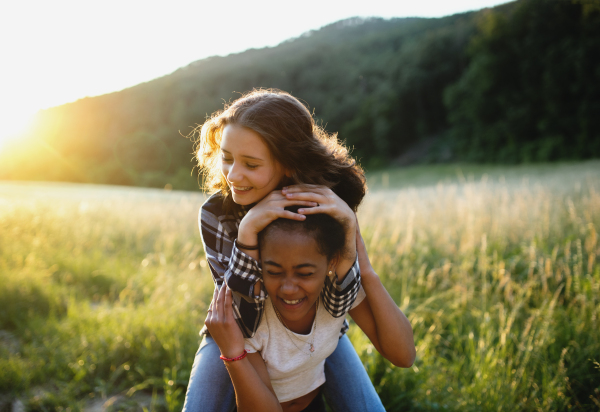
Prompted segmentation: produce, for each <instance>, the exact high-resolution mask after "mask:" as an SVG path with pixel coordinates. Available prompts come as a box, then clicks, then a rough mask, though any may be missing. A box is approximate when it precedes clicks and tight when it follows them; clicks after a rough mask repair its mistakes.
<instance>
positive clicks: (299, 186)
mask: <svg viewBox="0 0 600 412" xmlns="http://www.w3.org/2000/svg"><path fill="white" fill-rule="evenodd" d="M281 190H282V192H283V193H293V192H298V191H300V192H301V191H305V190H309V191H314V190H331V189H329V188H328V187H327V186H323V185H311V184H309V183H300V184H297V185H290V186H286V187H284V188H283V189H281Z"/></svg>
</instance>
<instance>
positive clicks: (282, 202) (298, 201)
mask: <svg viewBox="0 0 600 412" xmlns="http://www.w3.org/2000/svg"><path fill="white" fill-rule="evenodd" d="M276 204H277V206H280V207H281V208H284V207H286V206H294V205H297V206H308V207H315V206H318V202H315V201H312V200H301V199H297V198H290V199H287V198H283V199H281V200H278V201H277V202H276Z"/></svg>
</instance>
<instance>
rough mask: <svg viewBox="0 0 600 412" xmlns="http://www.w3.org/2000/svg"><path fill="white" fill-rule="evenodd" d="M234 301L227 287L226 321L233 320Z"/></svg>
mask: <svg viewBox="0 0 600 412" xmlns="http://www.w3.org/2000/svg"><path fill="white" fill-rule="evenodd" d="M232 301H233V297H232V296H231V289H229V286H227V290H225V311H224V313H223V314H224V316H225V319H233V308H232V307H231V305H232Z"/></svg>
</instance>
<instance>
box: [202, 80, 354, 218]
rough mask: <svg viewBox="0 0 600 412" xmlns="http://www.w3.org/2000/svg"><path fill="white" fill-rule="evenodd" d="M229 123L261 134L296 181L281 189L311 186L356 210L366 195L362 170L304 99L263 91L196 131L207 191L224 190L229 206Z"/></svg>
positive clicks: (287, 181)
mask: <svg viewBox="0 0 600 412" xmlns="http://www.w3.org/2000/svg"><path fill="white" fill-rule="evenodd" d="M228 124H235V125H238V126H242V127H246V128H248V129H251V130H253V131H254V132H256V133H258V134H259V135H260V136H261V137H262V139H263V141H264V142H265V144H266V145H267V147H268V148H269V150H270V151H271V154H272V155H273V158H274V159H276V160H277V161H278V162H279V163H280V164H281V165H282V166H283V167H284V168H285V169H287V170H289V171H290V172H291V178H284V181H283V182H280V186H286V185H292V184H299V183H308V184H316V185H324V186H327V187H329V188H331V189H332V190H333V191H334V192H335V193H336V194H337V195H338V196H339V197H340V198H341V199H343V200H344V201H345V202H346V203H347V204H348V206H350V208H351V209H352V210H354V211H356V209H357V208H358V205H359V204H360V203H361V201H362V199H363V197H364V196H365V192H366V179H365V175H364V172H363V170H362V168H361V167H360V166H359V165H358V164H357V163H356V161H355V160H354V159H353V158H352V157H351V156H350V154H349V153H348V150H347V149H346V148H345V147H344V146H343V145H342V144H340V142H339V141H338V139H337V135H336V134H333V135H330V134H328V133H327V132H326V131H325V130H323V128H321V127H320V126H318V125H317V124H316V123H315V120H314V118H313V117H312V115H311V113H310V111H309V110H308V109H307V108H306V106H304V105H303V104H302V103H300V101H299V100H298V99H296V98H295V97H293V96H291V95H290V94H288V93H285V92H283V91H280V90H274V89H257V90H253V91H252V92H250V93H248V94H246V95H244V96H242V97H240V98H239V99H237V100H235V101H234V102H233V103H232V104H230V105H226V106H225V109H224V110H223V111H219V112H216V113H214V114H213V115H212V116H211V118H210V119H208V120H207V121H206V122H205V123H204V124H203V125H202V126H198V127H197V128H196V129H194V131H193V132H192V138H194V136H196V135H199V137H198V138H197V139H195V147H194V149H195V153H196V159H197V160H198V166H199V167H200V171H201V173H202V175H203V186H204V189H206V190H208V191H210V192H213V191H221V193H223V195H224V199H225V202H226V203H225V204H226V205H227V203H228V202H230V203H232V202H233V201H232V199H231V189H230V188H229V186H228V185H227V181H226V179H225V177H224V176H223V175H222V173H221V168H220V162H219V158H220V156H219V154H220V149H221V147H220V145H221V136H222V132H223V128H224V127H225V126H226V125H228Z"/></svg>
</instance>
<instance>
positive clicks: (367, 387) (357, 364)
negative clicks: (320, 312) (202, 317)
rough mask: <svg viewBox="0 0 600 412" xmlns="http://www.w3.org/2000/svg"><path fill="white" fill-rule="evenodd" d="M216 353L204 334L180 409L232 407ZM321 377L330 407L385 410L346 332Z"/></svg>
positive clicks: (218, 411)
mask: <svg viewBox="0 0 600 412" xmlns="http://www.w3.org/2000/svg"><path fill="white" fill-rule="evenodd" d="M220 354H221V352H220V351H219V347H218V346H217V344H216V343H215V341H214V340H213V339H212V338H211V337H206V336H205V337H204V339H203V340H202V343H201V344H200V349H198V352H197V353H196V358H195V359H194V365H193V366H192V372H191V375H190V381H189V383H188V388H187V393H186V395H185V404H184V405H183V412H231V411H232V410H233V408H234V407H235V392H234V390H233V385H232V383H231V379H230V378H229V373H228V372H227V369H226V368H225V365H224V364H223V361H222V360H221V359H219V355H220ZM325 379H326V380H327V381H326V382H325V384H324V385H323V387H322V391H323V395H324V396H325V400H326V401H327V403H328V404H329V406H330V407H331V408H332V409H333V410H334V411H336V412H338V411H339V412H342V411H348V412H379V411H385V409H384V408H383V405H382V403H381V400H380V399H379V396H378V395H377V392H375V388H374V387H373V384H372V383H371V379H370V378H369V375H367V372H366V371H365V368H364V366H363V364H362V362H361V361H360V358H359V357H358V355H357V353H356V351H355V350H354V347H353V346H352V343H350V339H348V336H346V335H344V336H343V337H342V338H341V339H340V340H339V342H338V346H337V348H336V349H335V351H334V352H333V353H332V354H331V355H330V356H329V357H328V358H327V359H326V360H325Z"/></svg>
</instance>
